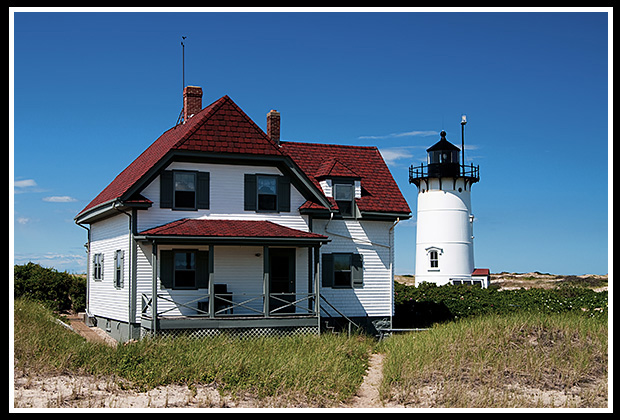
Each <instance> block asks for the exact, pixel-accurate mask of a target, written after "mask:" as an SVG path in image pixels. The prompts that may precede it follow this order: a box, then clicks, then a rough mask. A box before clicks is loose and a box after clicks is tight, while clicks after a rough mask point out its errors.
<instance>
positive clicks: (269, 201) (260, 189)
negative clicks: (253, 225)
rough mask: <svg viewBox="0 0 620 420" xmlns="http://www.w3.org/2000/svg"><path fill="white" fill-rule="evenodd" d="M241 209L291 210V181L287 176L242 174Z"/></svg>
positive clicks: (264, 210) (261, 210) (262, 210)
mask: <svg viewBox="0 0 620 420" xmlns="http://www.w3.org/2000/svg"><path fill="white" fill-rule="evenodd" d="M243 177H244V179H243V182H244V185H243V210H245V211H256V212H289V211H291V181H290V178H289V177H288V176H282V175H259V174H244V176H243Z"/></svg>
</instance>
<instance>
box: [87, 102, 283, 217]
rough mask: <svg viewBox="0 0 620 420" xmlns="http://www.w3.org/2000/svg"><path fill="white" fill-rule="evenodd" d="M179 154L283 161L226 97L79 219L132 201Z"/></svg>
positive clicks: (152, 150)
mask: <svg viewBox="0 0 620 420" xmlns="http://www.w3.org/2000/svg"><path fill="white" fill-rule="evenodd" d="M175 152H211V153H218V154H221V153H224V154H227V153H234V154H239V153H242V154H247V155H262V156H273V157H282V158H284V155H283V154H282V152H281V151H280V150H279V148H278V146H277V145H276V144H275V143H274V142H273V141H271V140H270V139H269V138H268V137H267V135H266V134H265V133H264V132H263V131H262V130H261V129H260V128H259V127H258V126H257V125H256V124H255V123H254V122H253V121H252V120H251V119H250V118H249V117H248V116H247V115H246V114H245V113H244V112H243V111H242V110H241V108H239V107H238V106H237V104H235V103H234V102H233V100H232V99H230V98H229V97H228V96H223V97H222V98H220V99H218V100H217V101H215V102H213V103H212V104H210V105H209V106H207V107H205V108H203V110H202V111H200V112H199V113H198V114H196V115H194V116H193V117H192V118H190V119H188V120H187V122H186V123H185V124H179V125H177V126H175V127H172V128H171V129H169V130H168V131H166V132H164V133H163V134H162V135H161V136H160V137H159V138H158V139H157V140H155V142H153V144H151V145H150V146H149V147H148V148H147V149H146V150H145V151H144V152H143V153H142V154H141V155H140V156H138V157H137V158H136V159H135V160H134V161H133V162H132V163H131V164H130V165H129V166H128V167H127V168H125V169H124V170H123V171H122V172H121V173H120V174H119V175H118V176H116V178H114V180H113V181H112V182H111V183H110V184H109V185H108V186H107V187H106V188H105V189H104V190H103V191H102V192H101V193H99V195H97V196H96V197H95V198H94V199H93V200H92V201H91V202H90V203H89V204H88V205H87V206H86V207H85V208H84V209H83V210H82V211H80V213H78V215H77V216H76V219H77V218H78V217H80V216H81V215H83V214H85V213H86V212H88V211H90V210H92V209H94V208H96V207H98V206H101V205H104V204H106V203H109V202H112V201H115V200H118V199H124V198H129V197H126V196H128V195H132V194H133V193H135V192H136V191H135V189H136V188H135V186H136V185H137V184H141V183H143V182H145V181H146V179H148V178H149V175H150V176H153V175H154V173H155V172H156V170H157V168H158V166H161V165H162V163H163V161H164V160H167V158H168V157H170V156H171V155H173V154H174V153H175Z"/></svg>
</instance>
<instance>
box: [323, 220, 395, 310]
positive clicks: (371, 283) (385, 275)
mask: <svg viewBox="0 0 620 420" xmlns="http://www.w3.org/2000/svg"><path fill="white" fill-rule="evenodd" d="M313 224H314V229H313V230H314V232H315V233H320V234H323V235H328V236H329V237H330V238H331V240H332V241H331V242H330V243H328V244H326V245H323V246H322V247H321V254H323V253H335V252H350V253H358V254H362V255H363V259H364V285H363V287H362V288H354V289H335V288H329V287H321V294H322V295H323V296H324V297H325V298H326V299H327V300H328V301H329V302H330V303H331V304H332V305H334V306H335V307H336V308H338V310H339V311H340V312H342V313H344V314H345V315H347V316H391V314H392V300H393V299H392V278H393V276H392V265H393V252H391V250H392V249H393V246H392V244H393V237H392V235H393V231H390V227H391V226H392V224H393V223H392V222H381V221H357V220H332V221H331V222H329V224H328V222H327V221H325V220H314V223H313ZM326 225H328V226H327V231H326V230H325V226H326ZM352 238H355V239H352ZM321 264H322V259H321ZM321 276H322V270H321ZM322 281H323V279H322V277H321V284H322ZM323 315H325V314H323Z"/></svg>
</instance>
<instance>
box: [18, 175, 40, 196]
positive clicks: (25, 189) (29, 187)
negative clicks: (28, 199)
mask: <svg viewBox="0 0 620 420" xmlns="http://www.w3.org/2000/svg"><path fill="white" fill-rule="evenodd" d="M13 191H14V193H15V194H24V193H36V192H42V191H44V190H43V189H41V188H39V185H38V184H37V182H36V181H35V180H34V179H20V180H16V181H14V182H13Z"/></svg>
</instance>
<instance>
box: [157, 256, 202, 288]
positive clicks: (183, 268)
mask: <svg viewBox="0 0 620 420" xmlns="http://www.w3.org/2000/svg"><path fill="white" fill-rule="evenodd" d="M160 258H161V261H160V280H161V286H162V287H163V288H166V289H186V290H187V289H206V288H208V287H209V252H208V251H200V250H195V249H174V250H162V251H161V253H160Z"/></svg>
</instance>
